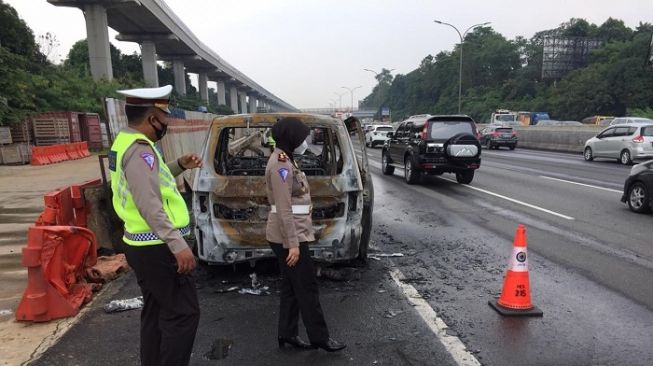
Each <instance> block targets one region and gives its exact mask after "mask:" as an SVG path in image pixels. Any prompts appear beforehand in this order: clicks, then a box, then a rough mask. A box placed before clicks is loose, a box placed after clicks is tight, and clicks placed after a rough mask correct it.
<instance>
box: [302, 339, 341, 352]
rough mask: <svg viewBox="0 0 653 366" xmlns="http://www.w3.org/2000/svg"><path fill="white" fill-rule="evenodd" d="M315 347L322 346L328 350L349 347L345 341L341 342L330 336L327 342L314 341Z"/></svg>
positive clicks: (332, 350)
mask: <svg viewBox="0 0 653 366" xmlns="http://www.w3.org/2000/svg"><path fill="white" fill-rule="evenodd" d="M311 345H312V346H313V347H314V348H322V349H323V350H325V351H327V352H336V351H340V350H343V349H345V348H346V347H347V345H345V344H344V343H340V342H338V341H336V340H334V339H331V338H329V339H328V340H327V341H326V342H320V343H312V344H311Z"/></svg>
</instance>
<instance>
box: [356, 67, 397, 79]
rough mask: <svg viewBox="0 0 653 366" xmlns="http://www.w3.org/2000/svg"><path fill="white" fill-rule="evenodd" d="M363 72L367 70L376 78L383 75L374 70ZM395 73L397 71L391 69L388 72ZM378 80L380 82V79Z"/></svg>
mask: <svg viewBox="0 0 653 366" xmlns="http://www.w3.org/2000/svg"><path fill="white" fill-rule="evenodd" d="M363 70H365V71H369V72H371V73H372V74H374V78H377V77H378V76H379V75H381V73H380V72H376V71H374V70H372V69H363ZM381 71H383V69H381ZM393 71H395V69H390V70H388V72H393ZM378 80H379V79H377V81H378Z"/></svg>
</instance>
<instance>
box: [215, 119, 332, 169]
mask: <svg viewBox="0 0 653 366" xmlns="http://www.w3.org/2000/svg"><path fill="white" fill-rule="evenodd" d="M306 142H307V143H308V145H309V148H308V150H306V152H305V153H304V154H303V155H297V156H295V161H296V162H297V163H298V164H299V166H300V167H301V169H302V171H303V172H304V173H305V174H306V175H309V176H329V175H335V174H339V173H341V172H342V154H341V152H340V146H339V143H338V138H337V136H336V134H335V133H334V131H332V130H331V129H329V128H324V127H314V128H311V134H310V135H309V137H308V138H307V139H306ZM273 149H274V140H272V139H271V136H270V133H269V128H268V127H256V128H249V129H248V128H246V127H228V128H224V129H223V130H222V132H221V134H220V137H219V139H218V144H217V147H216V151H215V155H214V156H215V161H214V164H215V170H216V172H217V173H218V174H219V175H226V176H264V175H265V167H266V165H267V161H268V158H269V157H270V154H271V153H272V150H273Z"/></svg>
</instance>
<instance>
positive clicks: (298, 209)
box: [270, 205, 313, 215]
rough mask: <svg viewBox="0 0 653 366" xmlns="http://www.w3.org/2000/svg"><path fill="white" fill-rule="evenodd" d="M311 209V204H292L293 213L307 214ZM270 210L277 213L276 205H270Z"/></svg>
mask: <svg viewBox="0 0 653 366" xmlns="http://www.w3.org/2000/svg"><path fill="white" fill-rule="evenodd" d="M312 209H313V207H312V206H311V205H292V213H293V215H308V214H310V213H311V210H312ZM270 212H272V213H277V206H276V205H272V206H270Z"/></svg>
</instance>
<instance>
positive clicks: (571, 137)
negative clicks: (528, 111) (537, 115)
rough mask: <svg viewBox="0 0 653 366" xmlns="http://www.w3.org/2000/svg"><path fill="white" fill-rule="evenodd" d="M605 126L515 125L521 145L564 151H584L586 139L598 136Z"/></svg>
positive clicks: (530, 147)
mask: <svg viewBox="0 0 653 366" xmlns="http://www.w3.org/2000/svg"><path fill="white" fill-rule="evenodd" d="M603 129H605V127H602V126H578V127H561V126H551V127H537V126H523V127H515V130H516V131H517V136H518V137H519V145H518V146H519V147H525V148H529V149H542V150H552V151H562V152H573V153H582V152H583V148H584V147H585V141H587V140H588V139H590V138H592V137H594V136H596V135H597V134H598V133H599V132H601V131H602V130H603Z"/></svg>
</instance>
